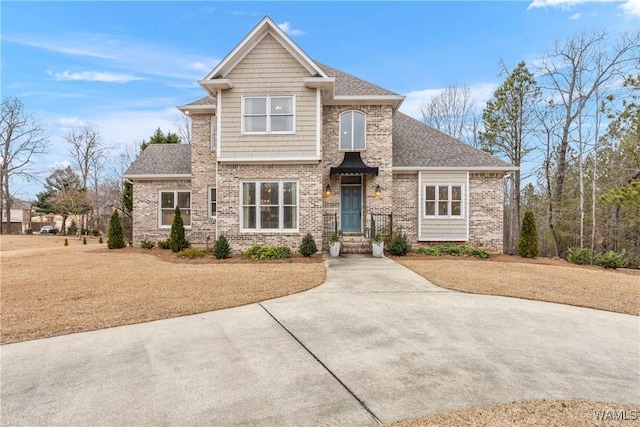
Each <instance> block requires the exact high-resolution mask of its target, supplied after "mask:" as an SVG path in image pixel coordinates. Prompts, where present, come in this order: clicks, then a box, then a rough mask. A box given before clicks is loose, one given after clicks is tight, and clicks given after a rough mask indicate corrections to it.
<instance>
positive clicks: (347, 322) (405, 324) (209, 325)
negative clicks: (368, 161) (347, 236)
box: [0, 257, 640, 426]
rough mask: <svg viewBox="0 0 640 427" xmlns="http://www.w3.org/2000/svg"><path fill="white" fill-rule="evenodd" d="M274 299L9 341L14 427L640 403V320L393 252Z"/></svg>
mask: <svg viewBox="0 0 640 427" xmlns="http://www.w3.org/2000/svg"><path fill="white" fill-rule="evenodd" d="M327 267H328V269H327V281H326V283H325V284H323V285H322V286H320V287H318V288H315V289H313V290H311V291H308V292H305V293H301V294H297V295H292V296H288V297H284V298H280V299H276V300H271V301H267V302H264V303H262V304H252V305H249V306H244V307H238V308H233V309H228V310H221V311H217V312H211V313H205V314H201V315H194V316H187V317H182V318H176V319H168V320H162V321H157V322H150V323H145V324H139V325H131V326H124V327H119V328H112V329H105V330H101V331H95V332H87V333H81V334H74V335H67V336H62V337H56V338H50V339H43V340H37V341H30V342H25V343H19V344H9V345H4V346H2V347H1V348H0V351H1V356H0V357H1V368H2V370H1V387H2V390H1V396H0V397H1V405H2V413H1V415H2V419H1V423H2V424H3V425H16V424H18V425H24V424H29V425H45V424H46V425H61V424H64V425H110V426H115V425H159V424H162V425H167V424H174V425H176V424H178V425H194V424H198V425H239V424H242V425H246V424H252V425H270V426H271V425H303V424H313V425H318V424H324V425H376V424H377V423H379V422H382V423H387V422H392V421H396V420H398V419H402V418H407V417H415V416H420V415H426V414H429V413H433V412H441V411H446V410H450V409H459V408H465V407H470V406H475V405H480V404H486V403H499V402H511V401H514V400H525V399H588V400H597V401H605V402H618V403H630V404H639V403H640V387H639V384H640V320H639V318H638V317H635V316H629V315H623V314H616V313H608V312H602V311H597V310H591V309H584V308H577V307H570V306H563V305H558V304H549V303H542V302H535V301H525V300H518V299H512V298H502V297H489V296H478V295H468V294H462V293H458V292H452V291H448V290H444V289H442V288H438V287H436V286H434V285H432V284H430V283H429V282H428V281H426V280H424V279H423V278H421V277H420V276H418V275H416V274H414V273H412V272H411V271H409V270H407V269H405V268H404V267H402V266H400V265H399V264H396V263H394V262H393V261H390V260H388V259H373V258H367V257H352V258H342V259H337V260H333V259H331V260H327Z"/></svg>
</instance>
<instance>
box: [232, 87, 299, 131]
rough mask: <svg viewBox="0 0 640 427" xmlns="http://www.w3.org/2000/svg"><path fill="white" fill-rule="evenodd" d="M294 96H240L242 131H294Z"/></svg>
mask: <svg viewBox="0 0 640 427" xmlns="http://www.w3.org/2000/svg"><path fill="white" fill-rule="evenodd" d="M295 111H296V108H295V97H294V96H271V95H268V96H245V97H243V98H242V133H246V134H261V133H295V123H296V117H295Z"/></svg>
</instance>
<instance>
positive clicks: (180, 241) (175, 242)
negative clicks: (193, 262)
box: [169, 206, 189, 252]
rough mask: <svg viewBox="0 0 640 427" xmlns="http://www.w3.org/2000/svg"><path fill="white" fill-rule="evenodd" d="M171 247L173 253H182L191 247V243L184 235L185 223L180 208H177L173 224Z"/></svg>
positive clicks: (170, 239) (170, 237)
mask: <svg viewBox="0 0 640 427" xmlns="http://www.w3.org/2000/svg"><path fill="white" fill-rule="evenodd" d="M169 247H170V248H171V250H172V251H173V252H180V251H181V250H183V249H187V248H188V247H189V242H188V241H187V238H186V237H185V235H184V222H183V221H182V215H181V214H180V208H179V207H178V206H176V210H175V214H174V216H173V223H172V224H171V234H169Z"/></svg>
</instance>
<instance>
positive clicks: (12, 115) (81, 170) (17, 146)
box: [0, 97, 190, 240]
mask: <svg viewBox="0 0 640 427" xmlns="http://www.w3.org/2000/svg"><path fill="white" fill-rule="evenodd" d="M187 120H188V118H185V119H182V120H181V121H180V122H178V123H176V125H177V127H178V129H179V132H180V133H181V135H178V134H176V133H173V132H167V133H166V134H165V133H164V132H162V130H161V129H160V128H158V129H157V130H156V131H155V133H154V134H153V135H152V136H151V137H150V138H149V140H143V141H142V143H141V144H140V146H139V150H137V151H136V150H134V149H132V148H131V147H130V146H126V148H125V149H124V150H123V151H121V152H120V153H117V154H111V153H112V150H111V148H112V147H109V146H107V145H106V144H105V143H104V142H103V140H102V137H101V135H100V132H99V131H98V130H96V129H95V128H94V127H93V126H91V125H85V126H81V127H76V128H72V129H71V130H69V131H68V132H67V133H66V134H64V135H63V139H64V141H65V143H66V145H67V150H68V154H69V157H70V159H71V160H72V162H71V163H72V165H70V166H67V167H60V168H56V169H54V170H53V171H52V172H51V173H50V175H49V176H48V177H47V178H46V179H45V181H44V183H43V187H44V189H43V191H42V192H39V193H38V194H37V195H36V200H34V201H33V203H32V208H33V210H34V211H35V214H36V215H40V216H41V217H50V216H52V215H60V216H61V217H62V226H61V230H60V231H61V233H63V234H67V232H69V231H70V230H71V231H72V234H75V233H76V232H78V233H80V234H87V233H89V232H100V233H104V232H105V231H106V224H105V222H106V221H105V218H108V217H109V216H110V215H111V214H112V212H113V211H114V210H115V211H118V212H120V213H121V218H122V223H123V228H124V233H125V237H126V238H127V239H128V240H130V239H131V234H132V210H133V188H132V186H131V183H129V182H128V181H123V179H122V175H123V173H124V172H125V170H126V169H127V168H128V167H129V166H130V165H131V163H132V162H133V160H134V159H135V158H136V157H137V155H138V154H139V153H140V152H142V151H143V150H144V149H145V148H146V147H147V146H148V145H149V144H165V143H170V144H177V143H182V142H183V141H186V142H190V141H189V139H190V133H189V128H190V126H189V123H188V122H187ZM0 138H1V142H2V161H1V162H0V168H1V169H0V215H2V216H3V217H4V218H6V222H7V223H10V222H11V207H12V205H13V202H14V200H15V198H14V197H13V194H14V192H13V188H12V185H11V184H12V182H13V181H14V179H15V178H23V179H26V180H27V181H32V182H33V181H37V180H38V176H39V171H37V170H35V169H34V166H33V165H34V160H35V159H36V158H37V157H38V156H40V155H42V154H45V153H46V152H47V149H48V145H49V138H48V136H47V135H46V132H45V129H44V127H43V126H42V124H41V123H40V122H39V121H38V120H37V118H35V117H34V115H33V114H31V113H29V112H28V111H27V110H26V109H25V106H24V104H23V103H22V101H21V100H20V99H19V98H16V97H14V98H5V99H3V100H2V104H1V106H0ZM69 217H74V218H78V223H77V224H76V222H75V220H74V222H73V223H72V224H70V225H69V226H68V225H67V220H68V219H69Z"/></svg>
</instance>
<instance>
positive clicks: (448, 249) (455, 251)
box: [418, 243, 490, 259]
mask: <svg viewBox="0 0 640 427" xmlns="http://www.w3.org/2000/svg"><path fill="white" fill-rule="evenodd" d="M418 253H419V254H420V255H429V256H440V255H452V256H463V255H468V256H472V257H475V258H479V259H487V258H489V255H490V254H489V251H487V250H486V249H482V248H476V247H473V246H467V245H453V244H451V243H445V244H444V245H439V246H432V247H428V248H420V249H418Z"/></svg>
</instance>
